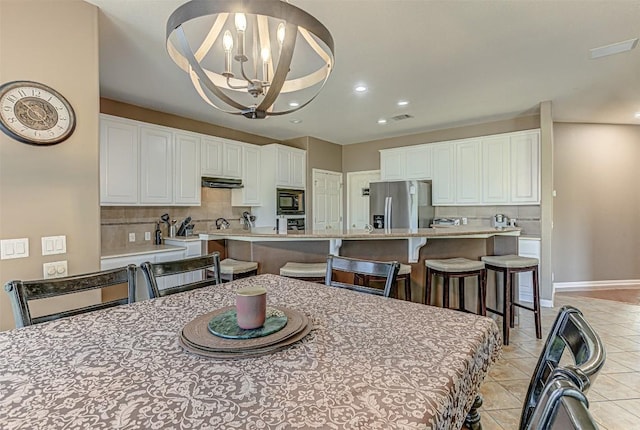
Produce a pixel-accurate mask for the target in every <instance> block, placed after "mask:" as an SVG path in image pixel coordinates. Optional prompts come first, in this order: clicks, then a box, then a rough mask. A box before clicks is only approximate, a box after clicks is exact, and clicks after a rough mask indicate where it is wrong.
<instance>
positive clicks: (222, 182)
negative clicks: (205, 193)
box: [202, 177, 244, 188]
mask: <svg viewBox="0 0 640 430" xmlns="http://www.w3.org/2000/svg"><path fill="white" fill-rule="evenodd" d="M202 186H203V187H207V188H242V187H243V186H244V185H242V179H233V178H210V177H204V178H202Z"/></svg>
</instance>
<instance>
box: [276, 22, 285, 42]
mask: <svg viewBox="0 0 640 430" xmlns="http://www.w3.org/2000/svg"><path fill="white" fill-rule="evenodd" d="M276 35H277V37H278V43H279V44H280V46H282V44H283V43H284V23H283V22H281V23H280V24H279V25H278V30H277V31H276Z"/></svg>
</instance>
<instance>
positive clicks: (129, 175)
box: [100, 117, 140, 205]
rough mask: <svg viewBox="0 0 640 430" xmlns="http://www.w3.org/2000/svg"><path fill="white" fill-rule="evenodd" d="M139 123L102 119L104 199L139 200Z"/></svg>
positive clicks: (106, 201) (103, 200)
mask: <svg viewBox="0 0 640 430" xmlns="http://www.w3.org/2000/svg"><path fill="white" fill-rule="evenodd" d="M139 148H140V147H139V145H138V126H137V125H135V124H132V123H131V122H129V121H124V120H119V119H116V118H109V119H106V118H105V117H102V118H101V120H100V202H101V203H102V204H111V203H114V204H115V203H117V204H123V205H134V204H137V203H138V158H139Z"/></svg>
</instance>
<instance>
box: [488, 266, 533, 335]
mask: <svg viewBox="0 0 640 430" xmlns="http://www.w3.org/2000/svg"><path fill="white" fill-rule="evenodd" d="M482 261H484V264H485V267H486V268H487V270H493V271H495V272H496V284H497V282H498V273H502V281H503V282H502V284H503V290H504V293H503V296H504V300H503V302H504V303H503V305H502V312H500V311H498V310H496V309H489V308H487V310H488V311H489V312H492V313H494V314H497V315H501V316H502V343H503V345H509V328H513V327H514V326H515V317H514V315H515V313H514V312H513V311H514V306H518V307H519V308H522V309H526V310H528V311H532V312H533V314H534V319H535V325H536V337H537V338H538V339H542V324H541V322H540V285H539V283H538V263H539V262H538V259H537V258H530V257H521V256H519V255H489V256H485V257H482ZM521 272H531V276H532V277H533V307H529V306H525V305H522V304H520V303H518V302H517V301H516V299H514V297H513V289H514V285H516V275H517V274H518V273H521ZM496 287H497V285H496Z"/></svg>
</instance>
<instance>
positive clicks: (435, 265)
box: [423, 258, 487, 315]
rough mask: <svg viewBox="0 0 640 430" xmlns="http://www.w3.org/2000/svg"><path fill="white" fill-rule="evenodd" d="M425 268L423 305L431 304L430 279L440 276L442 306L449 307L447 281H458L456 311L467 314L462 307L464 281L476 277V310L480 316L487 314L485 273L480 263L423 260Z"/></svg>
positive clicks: (455, 259) (451, 259) (482, 264)
mask: <svg viewBox="0 0 640 430" xmlns="http://www.w3.org/2000/svg"><path fill="white" fill-rule="evenodd" d="M424 264H425V265H426V267H427V270H426V275H425V278H426V279H425V297H424V300H423V303H425V304H427V305H430V304H431V278H432V277H433V276H442V278H443V289H442V306H443V307H445V308H448V307H449V281H450V279H451V278H457V279H458V310H460V311H464V312H469V311H467V310H466V309H465V305H464V279H465V278H468V277H471V276H477V277H478V286H479V288H478V310H477V313H478V314H480V315H486V314H487V306H486V303H485V297H486V291H487V290H486V286H487V272H486V270H485V268H484V266H485V265H484V263H483V262H482V261H476V260H469V259H467V258H448V259H444V260H425V261H424Z"/></svg>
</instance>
